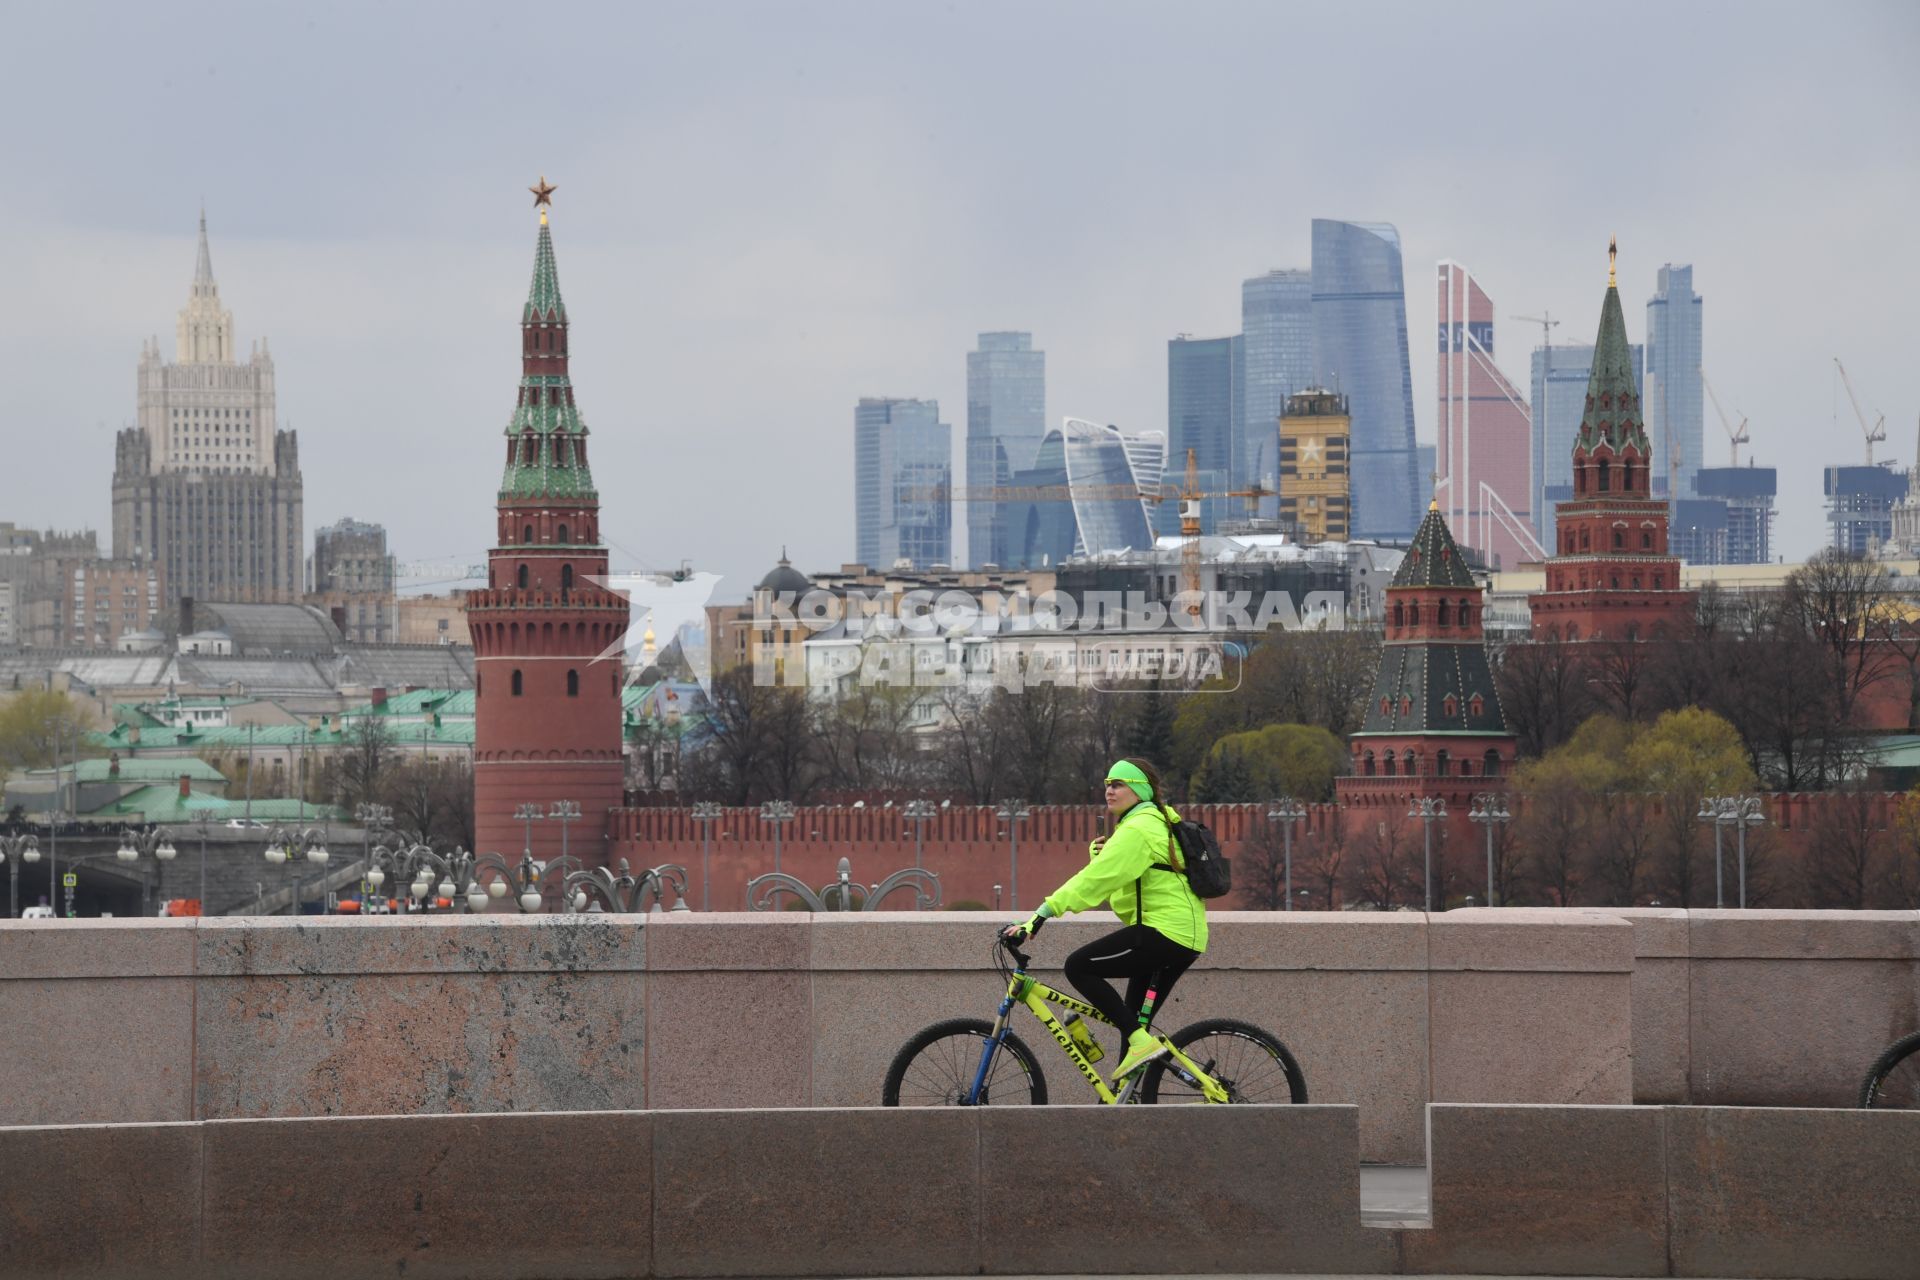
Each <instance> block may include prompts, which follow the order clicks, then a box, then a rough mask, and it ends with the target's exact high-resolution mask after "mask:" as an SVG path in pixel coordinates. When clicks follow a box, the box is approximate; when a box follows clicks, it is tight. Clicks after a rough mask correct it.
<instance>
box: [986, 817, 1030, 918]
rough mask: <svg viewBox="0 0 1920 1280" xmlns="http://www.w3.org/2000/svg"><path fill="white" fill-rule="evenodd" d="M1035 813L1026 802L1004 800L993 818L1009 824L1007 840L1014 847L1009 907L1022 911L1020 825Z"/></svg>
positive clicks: (1009, 883) (1008, 890)
mask: <svg viewBox="0 0 1920 1280" xmlns="http://www.w3.org/2000/svg"><path fill="white" fill-rule="evenodd" d="M1032 812H1033V810H1032V809H1030V808H1028V807H1027V802H1026V801H1025V800H1002V801H1001V802H1000V807H999V808H998V809H996V810H994V812H993V816H994V817H996V818H998V819H1000V821H1002V822H1004V823H1006V824H1007V838H1008V840H1009V841H1010V842H1011V843H1012V846H1013V850H1012V852H1013V861H1012V868H1011V869H1012V873H1013V874H1012V875H1010V876H1009V877H1008V878H1007V905H1008V906H1010V907H1012V908H1013V909H1014V910H1015V911H1018V910H1019V909H1020V824H1021V823H1022V822H1025V821H1026V820H1027V815H1029V814H1031V813H1032Z"/></svg>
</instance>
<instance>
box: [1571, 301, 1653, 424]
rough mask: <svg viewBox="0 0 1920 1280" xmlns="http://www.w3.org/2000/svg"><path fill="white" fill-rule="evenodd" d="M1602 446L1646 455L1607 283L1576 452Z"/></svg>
mask: <svg viewBox="0 0 1920 1280" xmlns="http://www.w3.org/2000/svg"><path fill="white" fill-rule="evenodd" d="M1602 444H1605V445H1607V446H1609V447H1610V448H1612V450H1613V451H1614V452H1615V453H1616V454H1618V453H1621V452H1624V451H1625V450H1626V449H1627V448H1629V447H1631V448H1632V449H1634V450H1635V451H1636V452H1638V453H1639V455H1640V456H1641V457H1642V458H1647V457H1651V456H1652V454H1653V446H1652V445H1651V444H1650V443H1649V442H1648V440H1647V422H1646V416H1645V414H1644V413H1642V411H1641V407H1640V391H1639V388H1638V386H1636V385H1635V383H1634V379H1633V348H1632V347H1630V346H1628V345H1627V319H1626V315H1625V313H1623V312H1622V311H1621V309H1620V290H1619V288H1618V287H1617V286H1615V285H1614V284H1612V283H1611V282H1609V283H1608V285H1607V296H1606V298H1605V300H1604V301H1602V302H1601V304H1600V333H1599V335H1598V336H1597V337H1595V338H1594V340H1593V372H1592V373H1590V374H1588V375H1587V407H1586V411H1585V412H1584V413H1583V414H1582V415H1581V418H1580V434H1579V436H1578V437H1576V439H1575V441H1574V447H1575V448H1576V449H1587V450H1592V449H1597V448H1599V447H1600V446H1601V445H1602Z"/></svg>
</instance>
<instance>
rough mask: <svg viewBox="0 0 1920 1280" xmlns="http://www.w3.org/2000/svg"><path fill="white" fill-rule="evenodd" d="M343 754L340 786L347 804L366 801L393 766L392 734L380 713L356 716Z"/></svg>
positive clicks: (343, 800)
mask: <svg viewBox="0 0 1920 1280" xmlns="http://www.w3.org/2000/svg"><path fill="white" fill-rule="evenodd" d="M346 739H347V740H346V744H345V745H346V750H345V752H344V753H343V754H342V755H341V757H340V763H339V775H338V788H339V792H338V794H339V797H340V803H341V804H342V805H343V806H344V807H346V808H349V809H351V808H353V807H354V806H356V805H361V804H365V803H367V802H368V801H369V800H372V799H374V798H375V797H376V796H377V795H379V793H380V786H381V782H382V780H383V779H384V778H385V776H386V773H387V770H388V769H390V768H391V767H392V766H393V753H394V746H393V735H392V734H391V733H389V732H388V731H387V722H386V721H385V720H383V719H381V718H380V717H379V716H373V715H363V716H359V717H357V718H356V719H355V720H354V721H353V722H352V726H351V727H350V728H349V729H348V730H347V734H346Z"/></svg>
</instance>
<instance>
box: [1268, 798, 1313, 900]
mask: <svg viewBox="0 0 1920 1280" xmlns="http://www.w3.org/2000/svg"><path fill="white" fill-rule="evenodd" d="M1306 816H1307V811H1306V809H1305V808H1303V807H1302V806H1301V804H1300V802H1299V801H1298V800H1295V799H1294V798H1293V797H1292V796H1281V797H1280V798H1279V799H1278V800H1275V801H1272V802H1270V803H1269V804H1268V805H1267V821H1268V822H1274V823H1278V824H1279V825H1280V836H1281V841H1282V847H1283V848H1284V850H1285V854H1284V857H1285V858H1286V862H1285V875H1286V898H1287V910H1289V911H1291V910H1293V824H1294V823H1296V822H1301V821H1304V820H1305V818H1306Z"/></svg>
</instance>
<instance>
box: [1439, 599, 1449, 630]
mask: <svg viewBox="0 0 1920 1280" xmlns="http://www.w3.org/2000/svg"><path fill="white" fill-rule="evenodd" d="M1440 625H1441V626H1443V627H1444V626H1448V625H1450V622H1449V614H1448V611H1447V602H1446V601H1445V600H1444V599H1443V600H1441V601H1440Z"/></svg>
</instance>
